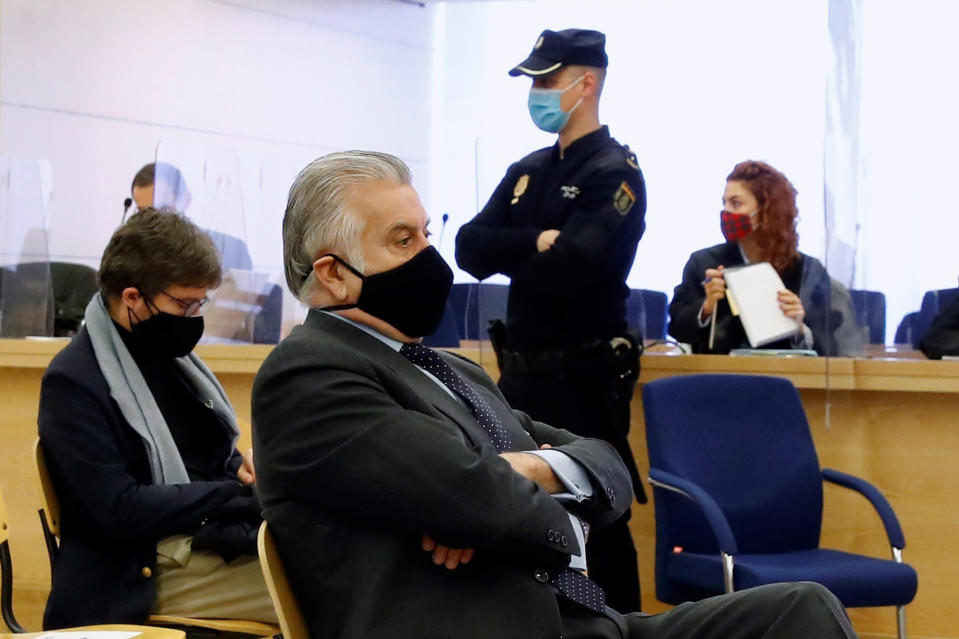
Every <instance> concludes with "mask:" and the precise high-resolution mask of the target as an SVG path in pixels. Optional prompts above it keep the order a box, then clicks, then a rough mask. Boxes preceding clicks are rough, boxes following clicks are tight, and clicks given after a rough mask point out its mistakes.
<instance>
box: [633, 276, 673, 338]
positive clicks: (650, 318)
mask: <svg viewBox="0 0 959 639" xmlns="http://www.w3.org/2000/svg"><path fill="white" fill-rule="evenodd" d="M667 301H668V298H667V296H666V293H663V292H662V291H653V290H650V289H647V288H634V289H630V291H629V297H628V298H626V323H627V324H628V325H629V327H630V328H633V329H638V330H639V331H640V332H641V333H642V335H643V338H644V339H665V337H666V324H667V320H666V302H667Z"/></svg>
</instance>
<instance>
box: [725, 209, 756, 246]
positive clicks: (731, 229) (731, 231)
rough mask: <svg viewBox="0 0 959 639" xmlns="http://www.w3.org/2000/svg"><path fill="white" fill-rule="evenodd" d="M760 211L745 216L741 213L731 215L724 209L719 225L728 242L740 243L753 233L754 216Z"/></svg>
mask: <svg viewBox="0 0 959 639" xmlns="http://www.w3.org/2000/svg"><path fill="white" fill-rule="evenodd" d="M758 212H759V211H755V212H753V213H750V214H749V215H743V214H741V213H730V212H729V211H727V210H725V209H723V210H722V211H721V212H720V213H719V223H720V226H722V229H723V237H725V238H726V241H727V242H738V241H739V240H741V239H743V238H744V237H746V236H747V235H749V234H750V233H752V232H753V230H754V229H753V216H754V215H756V213H758Z"/></svg>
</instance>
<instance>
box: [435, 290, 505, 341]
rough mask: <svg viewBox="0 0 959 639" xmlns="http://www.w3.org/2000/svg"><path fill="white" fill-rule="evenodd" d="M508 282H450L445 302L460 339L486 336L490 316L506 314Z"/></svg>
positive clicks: (491, 318)
mask: <svg viewBox="0 0 959 639" xmlns="http://www.w3.org/2000/svg"><path fill="white" fill-rule="evenodd" d="M508 297H509V285H508V284H485V283H482V282H471V283H460V284H453V288H452V290H450V298H449V304H450V308H451V310H452V312H453V319H454V320H455V321H456V328H457V331H458V332H459V335H460V337H461V338H462V339H471V340H473V339H480V340H485V339H489V338H488V336H487V334H486V329H487V328H488V327H489V323H490V321H491V320H494V319H505V318H506V300H507V298H508Z"/></svg>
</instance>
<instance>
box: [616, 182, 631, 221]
mask: <svg viewBox="0 0 959 639" xmlns="http://www.w3.org/2000/svg"><path fill="white" fill-rule="evenodd" d="M635 203H636V194H635V193H633V189H631V188H629V185H628V184H626V182H623V183H622V184H620V185H619V189H617V190H616V193H614V194H613V207H615V209H616V210H617V211H618V212H619V214H620V215H626V214H627V213H629V210H630V209H631V208H633V204H635Z"/></svg>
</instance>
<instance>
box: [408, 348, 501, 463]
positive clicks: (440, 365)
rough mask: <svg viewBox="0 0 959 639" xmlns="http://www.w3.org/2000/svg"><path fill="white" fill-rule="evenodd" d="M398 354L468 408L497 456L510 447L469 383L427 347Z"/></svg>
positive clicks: (492, 416) (498, 421)
mask: <svg viewBox="0 0 959 639" xmlns="http://www.w3.org/2000/svg"><path fill="white" fill-rule="evenodd" d="M400 353H401V354H402V355H403V356H404V357H406V359H408V360H410V361H411V362H413V363H414V364H416V365H417V366H419V367H420V368H422V369H423V370H424V371H426V372H428V373H429V374H430V375H432V376H433V377H435V378H436V379H438V380H440V381H441V382H443V385H444V386H446V387H447V388H448V389H450V390H451V391H453V393H455V394H456V396H457V397H459V398H460V399H462V400H463V402H464V403H465V404H466V405H467V406H468V407H469V409H470V412H471V413H473V418H474V419H476V421H477V422H479V425H480V426H482V427H483V430H485V431H486V433H487V434H488V435H489V438H490V439H491V440H493V446H494V447H495V448H496V452H498V453H501V452H503V451H504V450H510V449H511V448H512V442H511V441H510V438H509V433H508V432H506V426H504V425H503V422H501V421H500V419H499V417H497V416H496V413H494V412H493V410H492V409H491V408H490V406H489V404H488V403H487V402H486V400H485V399H483V397H482V396H481V395H480V394H479V393H477V392H476V391H475V390H474V389H473V387H472V386H470V384H469V383H468V382H467V381H466V380H464V379H463V378H462V377H460V376H459V374H458V373H457V372H456V371H454V370H453V369H452V368H451V367H450V365H449V364H447V363H446V362H445V361H443V358H442V357H440V356H439V354H438V353H437V352H436V351H434V350H433V349H432V348H430V347H428V346H423V345H422V344H403V346H402V347H401V348H400Z"/></svg>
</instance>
